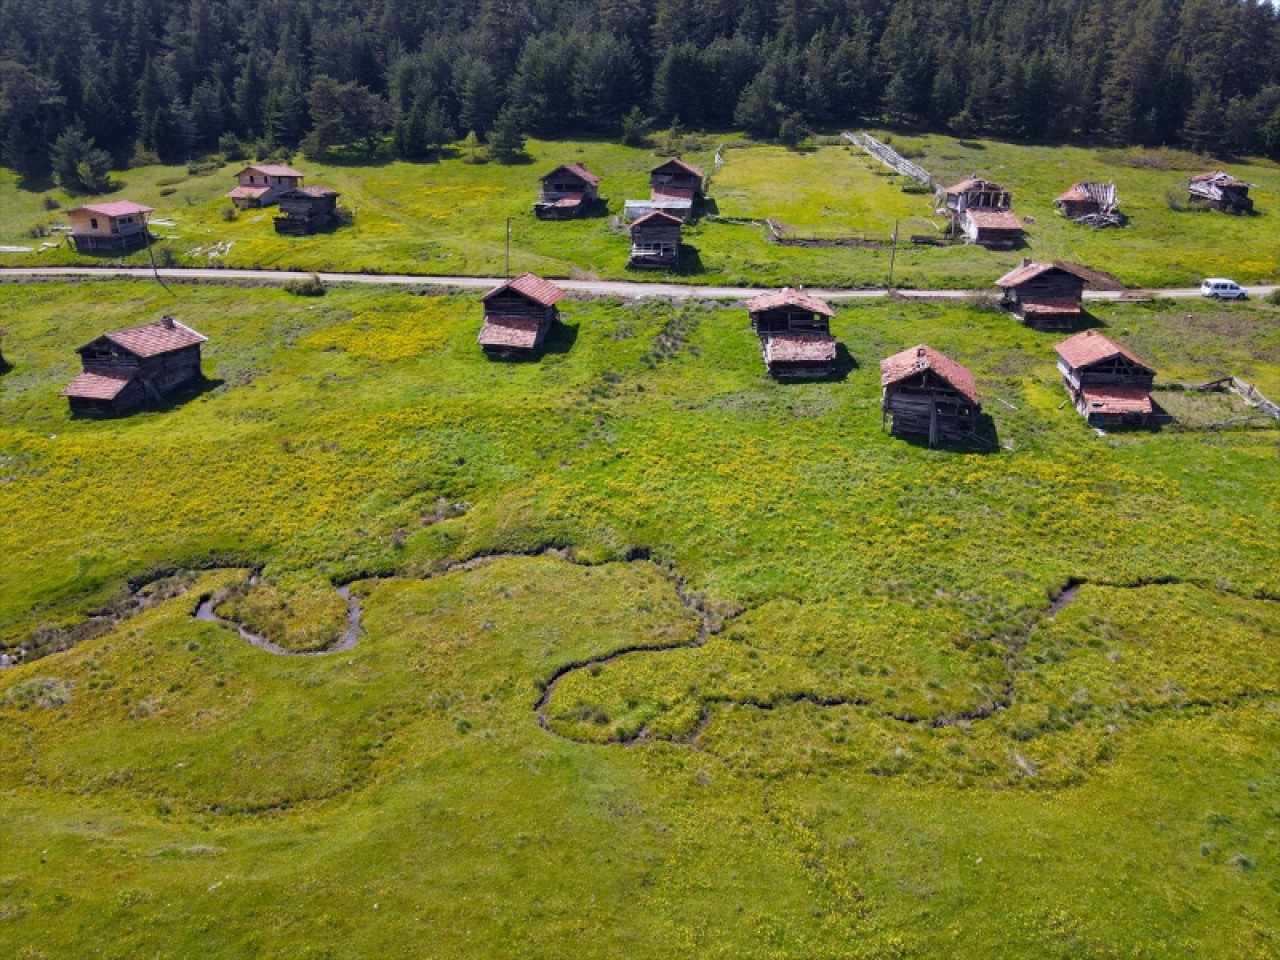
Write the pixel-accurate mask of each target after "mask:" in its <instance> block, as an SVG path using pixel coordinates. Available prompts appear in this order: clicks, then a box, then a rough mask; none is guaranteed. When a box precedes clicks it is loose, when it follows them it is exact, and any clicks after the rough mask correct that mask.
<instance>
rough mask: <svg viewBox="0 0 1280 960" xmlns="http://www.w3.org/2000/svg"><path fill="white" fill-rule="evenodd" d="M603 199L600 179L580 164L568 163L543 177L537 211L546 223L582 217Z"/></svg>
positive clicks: (535, 205) (535, 209) (535, 207)
mask: <svg viewBox="0 0 1280 960" xmlns="http://www.w3.org/2000/svg"><path fill="white" fill-rule="evenodd" d="M599 199H600V178H599V177H597V176H596V175H595V174H594V173H592V172H591V171H590V170H588V169H587V168H586V167H584V166H583V165H582V164H580V163H566V164H562V165H561V166H558V167H556V168H555V169H554V170H552V171H551V172H550V173H548V174H547V175H546V176H545V177H543V178H542V189H541V190H540V191H539V192H538V201H537V203H535V204H534V205H533V212H534V214H535V215H536V216H538V217H539V218H541V219H543V220H568V219H569V218H571V217H577V216H581V215H582V214H583V213H585V212H586V211H588V210H590V209H591V207H592V205H593V204H594V203H595V202H596V201H597V200H599Z"/></svg>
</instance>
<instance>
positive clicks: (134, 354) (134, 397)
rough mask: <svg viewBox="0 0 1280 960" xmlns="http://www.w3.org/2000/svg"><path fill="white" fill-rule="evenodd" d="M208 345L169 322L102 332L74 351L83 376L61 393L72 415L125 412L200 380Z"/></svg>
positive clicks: (176, 324)
mask: <svg viewBox="0 0 1280 960" xmlns="http://www.w3.org/2000/svg"><path fill="white" fill-rule="evenodd" d="M207 340H208V338H207V337H205V336H204V335H202V334H200V333H197V332H196V331H195V330H192V329H191V328H190V327H188V326H185V325H184V324H181V323H179V322H178V321H177V320H174V319H173V317H164V318H163V319H161V320H157V321H156V322H154V323H145V324H142V325H141V326H137V327H130V328H129V329H127V330H117V331H115V332H114V333H104V334H103V335H102V336H100V337H98V338H97V339H95V340H91V341H90V342H89V343H86V344H85V345H84V346H83V347H80V348H79V349H77V350H76V353H78V354H80V362H81V365H82V366H83V371H82V372H81V373H79V374H78V375H77V376H76V378H75V379H74V380H72V381H71V382H70V383H69V384H67V386H66V387H65V388H64V389H63V390H62V396H64V397H66V398H67V401H68V403H69V404H70V406H71V412H72V413H81V414H90V415H98V416H101V415H106V414H115V413H125V412H127V411H129V410H132V409H133V408H134V407H137V406H140V405H141V404H143V403H145V402H147V401H148V400H150V401H153V402H157V403H158V402H160V401H161V400H163V399H164V397H165V396H167V395H169V394H171V393H173V392H174V391H175V390H178V389H179V388H181V387H182V386H184V385H186V384H188V383H191V382H193V381H197V380H200V379H201V378H202V376H203V374H202V373H201V371H200V345H201V344H202V343H205V342H206V341H207Z"/></svg>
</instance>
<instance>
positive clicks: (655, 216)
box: [631, 210, 684, 230]
mask: <svg viewBox="0 0 1280 960" xmlns="http://www.w3.org/2000/svg"><path fill="white" fill-rule="evenodd" d="M651 220H670V221H671V222H672V223H678V224H680V226H682V227H683V226H684V221H683V220H681V219H680V218H679V217H673V216H672V215H671V214H669V213H666V212H665V211H662V210H651V211H649V212H648V213H646V214H645V215H644V216H643V217H637V218H636V219H635V220H632V221H631V229H632V230H635V228H636V227H638V226H640V224H642V223H648V222H649V221H651Z"/></svg>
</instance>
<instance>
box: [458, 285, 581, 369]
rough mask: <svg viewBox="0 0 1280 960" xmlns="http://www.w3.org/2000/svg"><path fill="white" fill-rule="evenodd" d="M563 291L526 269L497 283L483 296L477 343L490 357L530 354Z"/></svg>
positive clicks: (556, 312)
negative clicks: (482, 310)
mask: <svg viewBox="0 0 1280 960" xmlns="http://www.w3.org/2000/svg"><path fill="white" fill-rule="evenodd" d="M563 298H564V291H563V290H561V289H560V288H559V287H557V286H556V285H555V284H554V283H552V282H551V281H550V280H543V279H542V278H541V277H539V276H537V275H536V274H532V273H526V274H522V275H521V276H518V277H516V278H515V279H514V280H507V281H505V282H504V283H500V284H498V286H496V287H494V288H493V289H492V290H490V291H489V292H488V293H486V294H485V295H484V296H483V297H481V298H480V302H481V303H483V304H484V325H483V326H482V327H481V328H480V336H479V338H478V341H479V343H480V347H481V349H482V350H484V352H485V353H486V354H488V355H489V356H491V357H501V358H504V359H517V358H522V357H531V356H533V355H534V354H536V353H537V352H538V350H539V349H540V348H541V347H542V344H543V341H544V340H545V339H546V337H547V334H548V333H549V332H550V330H551V328H552V326H553V325H554V324H555V322H556V319H557V318H558V317H559V315H560V312H559V310H558V308H557V307H556V304H557V303H559V302H560V300H561V299H563Z"/></svg>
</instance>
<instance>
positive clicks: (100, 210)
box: [67, 200, 155, 217]
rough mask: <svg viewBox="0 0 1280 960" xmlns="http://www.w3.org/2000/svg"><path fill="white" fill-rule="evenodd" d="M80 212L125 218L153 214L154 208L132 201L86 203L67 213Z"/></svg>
mask: <svg viewBox="0 0 1280 960" xmlns="http://www.w3.org/2000/svg"><path fill="white" fill-rule="evenodd" d="M81 210H84V211H86V212H87V213H96V214H97V215H98V216H100V217H127V216H129V215H130V214H138V213H153V212H154V211H155V207H145V206H143V205H142V204H140V203H134V202H133V201H132V200H113V201H112V202H111V203H86V204H85V205H84V206H83V207H76V209H75V210H69V211H67V212H68V213H78V212H79V211H81Z"/></svg>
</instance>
